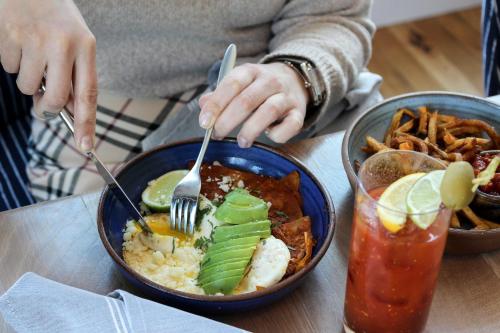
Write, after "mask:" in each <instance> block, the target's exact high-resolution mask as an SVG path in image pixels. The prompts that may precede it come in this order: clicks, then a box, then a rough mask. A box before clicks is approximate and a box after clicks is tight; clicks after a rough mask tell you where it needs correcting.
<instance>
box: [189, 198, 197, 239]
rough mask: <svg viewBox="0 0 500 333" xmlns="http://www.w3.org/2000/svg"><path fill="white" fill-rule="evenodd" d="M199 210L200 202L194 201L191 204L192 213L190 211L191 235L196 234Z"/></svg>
mask: <svg viewBox="0 0 500 333" xmlns="http://www.w3.org/2000/svg"><path fill="white" fill-rule="evenodd" d="M197 209H198V202H197V201H196V200H193V201H192V203H191V207H190V211H189V234H190V235H192V234H194V227H195V224H196V212H197Z"/></svg>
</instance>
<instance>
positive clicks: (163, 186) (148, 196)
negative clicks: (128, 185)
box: [142, 170, 188, 212]
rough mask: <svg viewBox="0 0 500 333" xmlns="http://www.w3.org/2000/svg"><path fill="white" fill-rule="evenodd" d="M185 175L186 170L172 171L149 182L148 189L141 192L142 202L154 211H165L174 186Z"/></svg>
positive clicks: (168, 205)
mask: <svg viewBox="0 0 500 333" xmlns="http://www.w3.org/2000/svg"><path fill="white" fill-rule="evenodd" d="M187 173H188V170H174V171H170V172H167V173H166V174H164V175H163V176H161V177H159V178H156V179H155V180H153V181H151V182H149V185H148V187H147V188H146V189H145V190H144V192H142V201H143V202H144V203H145V204H146V205H147V206H148V207H149V208H151V209H153V210H155V211H159V212H165V211H167V210H168V209H169V207H170V201H172V194H173V193H174V188H175V186H176V185H177V183H179V181H180V180H181V179H182V178H183V177H184V176H185V175H186V174H187Z"/></svg>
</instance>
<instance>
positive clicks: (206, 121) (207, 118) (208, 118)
mask: <svg viewBox="0 0 500 333" xmlns="http://www.w3.org/2000/svg"><path fill="white" fill-rule="evenodd" d="M211 125H212V115H211V114H210V113H209V112H204V113H202V114H201V115H200V126H201V127H203V128H209V127H210V126H211Z"/></svg>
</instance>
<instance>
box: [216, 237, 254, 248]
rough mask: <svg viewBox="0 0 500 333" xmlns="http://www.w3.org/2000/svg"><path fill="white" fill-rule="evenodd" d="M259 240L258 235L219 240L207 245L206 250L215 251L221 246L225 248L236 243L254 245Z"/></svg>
mask: <svg viewBox="0 0 500 333" xmlns="http://www.w3.org/2000/svg"><path fill="white" fill-rule="evenodd" d="M259 240H260V237H259V236H250V237H240V238H232V239H228V240H226V241H222V242H219V243H217V244H212V245H210V246H209V247H208V251H215V250H218V249H221V248H223V249H227V248H230V247H233V246H236V245H254V244H257V243H258V242H259Z"/></svg>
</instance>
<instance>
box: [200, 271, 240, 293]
mask: <svg viewBox="0 0 500 333" xmlns="http://www.w3.org/2000/svg"><path fill="white" fill-rule="evenodd" d="M242 277H243V275H241V276H240V275H238V276H233V277H227V278H224V279H219V280H216V281H213V282H210V283H207V284H205V285H203V286H202V288H203V290H204V291H205V293H207V294H208V295H213V294H217V293H223V294H224V295H227V294H230V293H231V292H232V291H233V290H234V288H236V286H237V285H238V284H239V283H240V281H241V278H242Z"/></svg>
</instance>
